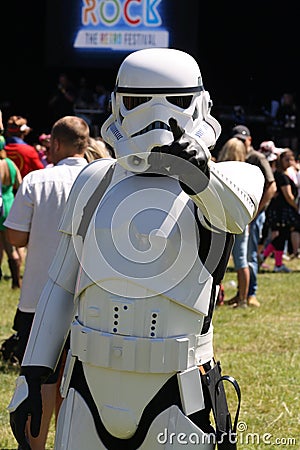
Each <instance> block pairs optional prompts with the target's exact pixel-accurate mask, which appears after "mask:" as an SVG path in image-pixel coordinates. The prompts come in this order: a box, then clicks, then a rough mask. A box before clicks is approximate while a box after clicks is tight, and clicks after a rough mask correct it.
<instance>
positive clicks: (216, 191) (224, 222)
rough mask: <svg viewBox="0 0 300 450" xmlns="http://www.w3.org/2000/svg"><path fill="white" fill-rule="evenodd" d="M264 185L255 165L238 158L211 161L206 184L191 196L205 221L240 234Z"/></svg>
mask: <svg viewBox="0 0 300 450" xmlns="http://www.w3.org/2000/svg"><path fill="white" fill-rule="evenodd" d="M263 187H264V176H263V174H262V172H261V170H260V169H259V168H258V167H257V166H254V165H252V164H248V163H245V162H240V161H225V162H219V163H214V162H213V161H211V162H210V180H209V183H208V186H207V187H206V188H205V189H204V190H203V191H202V192H200V193H199V194H197V195H193V196H191V198H192V199H193V201H194V202H195V204H196V205H197V206H198V208H199V209H200V211H201V213H202V214H203V216H204V217H203V219H204V222H205V221H208V224H209V225H210V226H213V227H214V228H216V229H219V230H222V231H228V232H230V233H236V234H239V233H242V232H243V230H244V229H245V227H246V226H247V225H248V223H250V222H251V220H252V219H253V217H254V216H255V214H256V212H257V209H258V205H259V202H260V199H261V196H262V193H263ZM202 222H203V221H202ZM206 223H207V222H206ZM204 225H205V223H204ZM209 225H207V226H208V227H209Z"/></svg>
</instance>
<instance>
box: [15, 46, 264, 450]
mask: <svg viewBox="0 0 300 450" xmlns="http://www.w3.org/2000/svg"><path fill="white" fill-rule="evenodd" d="M111 104H112V113H111V116H110V117H109V118H108V119H107V120H106V122H105V123H104V124H103V125H102V128H101V133H102V137H103V139H104V140H105V141H106V142H107V143H109V144H110V145H111V146H112V147H113V149H114V152H115V156H116V159H113V158H108V159H100V160H97V161H94V162H92V163H90V164H89V165H88V166H87V167H85V168H84V169H83V170H82V172H81V173H80V174H79V176H78V177H77V179H76V181H75V183H74V185H73V187H72V190H71V193H70V196H69V199H68V203H67V206H66V210H65V213H64V216H63V218H62V220H61V224H60V231H61V233H62V236H61V242H60V245H59V249H58V251H57V254H56V256H55V258H54V260H53V263H52V265H51V268H50V271H49V280H48V282H47V284H46V286H45V288H44V290H43V293H42V295H41V297H40V299H39V304H38V308H37V312H36V315H35V319H34V323H33V327H32V330H31V335H30V339H29V342H28V345H27V349H26V353H25V355H24V359H23V361H22V368H21V375H20V376H19V377H18V379H17V381H16V389H15V392H14V394H13V397H12V400H11V402H10V405H9V406H8V410H9V412H10V423H11V427H12V430H13V433H14V435H15V437H16V439H17V441H18V442H19V444H20V445H21V447H22V449H23V448H30V447H29V444H28V443H27V440H26V436H25V423H26V420H27V417H28V415H31V431H32V434H33V435H34V436H36V435H37V434H38V432H39V423H40V417H41V410H42V406H41V397H40V386H41V383H43V380H44V379H45V378H46V377H47V376H48V375H49V374H50V373H51V371H53V370H54V369H55V367H56V364H57V362H58V360H59V358H60V355H61V352H62V349H63V347H64V345H65V342H66V340H67V338H68V337H69V342H70V348H69V352H68V357H67V361H66V365H65V368H64V374H63V377H62V383H61V393H62V396H63V397H64V401H63V404H62V407H61V409H60V413H59V417H58V422H57V429H56V437H55V449H56V450H58V449H59V450H63V449H64V450H82V449H83V448H84V449H86V450H96V449H128V450H134V449H142V450H156V449H172V450H174V449H181V448H182V445H185V446H186V448H194V447H195V444H196V443H197V445H198V447H197V448H200V449H202V450H212V449H213V448H215V444H216V442H215V439H212V437H213V438H215V436H216V428H215V427H214V425H213V424H211V423H210V419H209V417H210V412H211V408H212V407H213V412H214V413H215V408H214V405H213V403H214V400H216V392H220V389H217V384H218V383H219V382H220V381H222V379H221V373H220V367H219V364H218V363H217V362H216V360H215V358H214V351H213V344H212V342H213V326H212V314H213V310H214V308H215V302H216V298H217V295H218V289H219V285H220V282H221V280H222V278H223V276H224V272H225V270H226V266H227V263H228V258H229V256H230V252H231V247H232V244H233V240H234V235H235V234H238V233H241V232H242V231H243V230H244V228H245V227H246V226H247V224H248V223H249V222H250V221H251V220H252V218H253V217H254V216H255V214H256V211H257V207H258V204H259V200H260V198H261V195H262V189H263V176H262V174H261V172H260V171H259V169H257V167H255V166H253V165H250V164H246V163H241V162H224V163H215V162H214V161H212V159H211V156H210V150H211V149H212V148H213V147H214V145H215V143H216V140H217V139H218V137H219V135H220V132H221V127H220V125H219V123H218V122H217V120H216V119H214V118H213V117H212V115H211V108H212V101H211V99H210V96H209V93H208V92H207V91H206V90H205V89H204V87H203V83H202V77H201V73H200V69H199V66H198V64H197V62H196V61H195V59H194V58H193V57H192V56H191V55H189V54H187V53H185V52H183V51H179V50H175V49H163V48H162V49H154V48H152V49H144V50H138V51H136V52H133V53H131V54H129V55H128V56H127V57H126V58H125V59H124V61H123V62H122V64H121V65H120V68H119V71H118V74H117V79H116V84H115V88H114V91H113V92H112V95H111ZM253 180H255V183H254V182H253ZM205 380H206V381H207V380H210V382H211V385H212V386H214V393H212V390H211V389H210V388H209V387H208V385H209V384H210V382H207V383H206V382H205ZM220 386H221V384H219V387H220ZM217 400H218V399H217ZM224 403H225V404H226V399H225V400H224V398H223V406H224ZM220 409H221V411H222V399H221V403H220ZM225 415H226V414H225ZM219 419H220V415H218V414H217V413H216V420H217V422H218V421H219ZM225 419H226V418H225ZM227 419H228V418H227ZM227 419H226V421H227V425H228V420H227ZM221 422H222V417H221ZM217 425H218V424H217ZM227 425H225V428H226V426H227ZM218 428H222V427H220V426H219V425H218ZM229 428H230V427H229ZM229 431H230V430H229ZM224 432H228V429H227V430H226V429H224ZM220 448H221V447H220ZM227 448H229V447H227Z"/></svg>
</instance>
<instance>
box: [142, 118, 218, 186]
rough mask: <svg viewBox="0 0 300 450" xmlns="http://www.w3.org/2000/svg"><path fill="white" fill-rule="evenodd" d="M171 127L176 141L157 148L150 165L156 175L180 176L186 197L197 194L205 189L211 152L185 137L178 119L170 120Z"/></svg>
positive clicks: (151, 156) (153, 150) (194, 140)
mask: <svg viewBox="0 0 300 450" xmlns="http://www.w3.org/2000/svg"><path fill="white" fill-rule="evenodd" d="M169 125H170V129H171V131H172V133H173V137H174V141H173V142H172V143H171V144H169V145H163V146H161V147H154V148H153V149H152V150H151V154H150V156H149V160H148V162H149V164H151V169H152V170H154V171H155V172H156V171H157V172H158V173H160V174H165V175H166V174H168V175H175V176H178V178H179V180H180V182H181V184H182V188H183V189H184V191H186V192H187V194H190V195H193V194H197V193H199V192H201V191H202V190H203V189H205V187H206V186H207V184H208V181H209V167H208V161H209V150H208V149H207V148H206V149H205V148H203V147H204V144H203V147H202V146H201V144H200V143H199V142H198V141H197V140H196V139H194V138H193V137H192V136H189V135H188V134H186V133H185V131H184V130H183V128H181V127H180V126H179V125H178V123H177V121H176V120H175V119H173V118H171V119H170V120H169Z"/></svg>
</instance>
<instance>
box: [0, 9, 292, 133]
mask: <svg viewBox="0 0 300 450" xmlns="http://www.w3.org/2000/svg"><path fill="white" fill-rule="evenodd" d="M296 6H297V4H296V3H293V2H292V1H289V0H287V1H285V2H281V3H279V4H276V6H275V3H274V2H273V1H271V0H265V1H261V0H252V1H251V2H250V1H248V2H241V1H239V2H238V1H228V2H224V1H223V2H212V1H201V0H142V1H140V0H94V1H91V0H90V1H88V2H87V1H86V0H85V1H84V0H27V1H17V2H8V1H6V2H2V4H1V25H2V26H1V28H0V45H1V61H0V66H1V79H0V80H1V82H0V105H1V108H2V110H3V112H4V115H5V116H6V115H8V114H9V113H11V112H13V113H17V114H24V115H26V117H28V118H29V119H30V121H31V124H32V126H33V127H34V128H35V129H38V128H39V127H40V126H44V121H45V118H46V107H45V105H46V102H47V99H48V97H49V93H50V92H51V90H52V88H53V86H54V85H55V84H56V81H57V77H58V74H59V73H60V72H61V71H65V72H67V73H68V74H70V76H71V77H72V78H73V79H75V81H76V80H78V79H79V78H80V76H81V75H85V76H87V77H88V78H90V79H92V81H93V82H94V81H102V82H103V83H104V84H105V85H106V86H107V87H108V88H109V89H111V88H112V86H113V83H114V79H115V75H116V71H117V68H118V66H119V64H120V62H121V60H122V59H123V58H124V56H126V54H127V53H129V52H130V51H132V50H134V49H135V48H136V46H138V45H139V44H140V43H141V42H144V43H146V45H149V43H150V44H151V43H153V42H155V43H157V44H160V45H163V46H165V45H166V46H170V47H176V48H179V49H182V50H185V51H188V52H189V53H191V54H192V55H193V56H194V57H195V58H196V59H197V60H198V62H199V65H200V68H201V71H202V75H203V79H204V85H205V87H206V89H208V90H209V92H210V94H211V97H212V99H213V101H214V104H215V106H216V108H220V107H222V106H223V105H236V104H242V105H244V106H245V107H246V108H248V109H249V110H250V109H251V110H253V109H255V110H257V109H260V108H261V105H267V106H268V105H269V102H270V101H271V100H272V99H274V98H275V99H278V98H279V97H280V95H281V94H282V93H283V92H284V91H286V90H289V91H292V92H294V93H296V94H298V95H297V100H298V101H299V100H300V99H299V95H300V89H299V80H300V77H299V75H300V74H299V68H298V55H299V44H298V43H299V37H298V29H299V23H298V22H299V20H298V14H297V11H296ZM84 7H85V8H84ZM122 46H123V47H122Z"/></svg>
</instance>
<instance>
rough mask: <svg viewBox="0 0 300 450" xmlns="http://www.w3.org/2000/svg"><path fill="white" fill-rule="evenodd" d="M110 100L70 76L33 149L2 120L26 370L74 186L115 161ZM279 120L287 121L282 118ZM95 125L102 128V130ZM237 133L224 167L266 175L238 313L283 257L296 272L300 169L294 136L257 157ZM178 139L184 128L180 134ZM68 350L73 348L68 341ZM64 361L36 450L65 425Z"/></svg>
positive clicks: (18, 327)
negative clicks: (106, 131)
mask: <svg viewBox="0 0 300 450" xmlns="http://www.w3.org/2000/svg"><path fill="white" fill-rule="evenodd" d="M108 97H109V96H108V93H107V91H106V89H105V88H104V87H103V86H102V85H101V84H99V85H97V87H96V94H95V92H93V91H91V89H90V88H89V87H88V85H87V82H86V79H85V78H84V77H83V78H82V79H81V80H80V86H79V88H77V89H75V88H74V85H73V84H72V83H71V82H70V80H69V79H68V77H67V76H66V75H65V74H61V75H60V76H59V80H58V85H57V87H56V88H55V90H54V92H53V95H52V96H51V98H50V100H49V105H48V106H49V108H50V110H51V114H52V115H51V120H52V122H51V123H52V126H51V130H50V131H46V132H45V130H41V131H40V133H39V137H38V142H36V143H35V144H34V145H30V144H28V143H27V142H26V138H27V136H28V135H29V133H30V132H31V128H30V126H29V125H28V122H27V119H26V118H25V117H22V116H18V115H12V116H10V117H8V118H5V121H2V115H1V111H0V132H1V136H0V174H1V184H2V198H3V205H4V212H3V214H2V217H1V222H0V237H1V241H0V245H1V248H0V255H1V259H0V262H1V261H2V258H3V254H4V253H6V255H7V258H8V262H9V268H10V272H11V279H12V288H13V289H16V288H18V289H20V299H19V303H18V307H17V311H16V314H15V319H14V323H13V324H12V328H13V329H14V330H15V331H16V332H17V333H18V335H19V338H20V339H19V344H18V350H17V353H16V356H17V358H18V360H19V362H21V361H22V358H23V355H24V352H25V348H26V345H27V342H28V338H29V334H30V330H31V326H32V322H33V319H34V315H35V312H36V308H37V301H38V299H39V297H40V295H41V293H42V289H43V287H44V286H45V285H46V282H47V279H48V270H49V268H50V264H51V261H52V260H53V258H54V255H55V254H56V251H57V249H58V246H59V232H58V229H59V224H60V220H61V218H62V216H63V211H64V208H65V206H66V203H67V199H68V196H69V193H70V191H71V188H72V185H73V183H74V180H75V179H76V178H77V176H78V174H79V173H80V172H81V171H82V169H83V168H84V167H85V166H87V165H88V164H89V163H91V162H93V161H95V160H96V159H100V158H108V159H114V157H115V153H114V149H113V147H112V146H110V145H109V143H108V142H105V141H104V140H103V139H102V138H101V137H100V135H99V133H98V132H97V133H94V127H95V126H98V129H99V130H100V126H99V124H100V123H103V122H104V121H105V119H106V118H107V117H108V114H109V112H110V111H109V102H108ZM137 98H138V97H137ZM286 101H287V102H288V101H289V100H288V99H287V100H286ZM280 114H284V113H283V112H282V110H281V112H280ZM278 117H279V116H278ZM280 117H281V116H280ZM95 120H98V121H99V124H98V125H97V123H95ZM233 125H234V126H233V127H232V130H231V134H230V136H229V138H228V140H227V141H226V142H225V143H224V145H223V146H222V148H221V150H220V152H219V154H218V156H217V157H216V158H215V159H216V161H217V162H225V161H240V162H243V163H248V164H250V165H252V166H253V165H254V166H256V167H258V168H259V169H260V171H261V172H262V174H263V177H264V189H263V194H262V197H261V200H260V203H259V205H258V209H257V213H256V215H255V217H253V218H252V220H251V221H250V223H249V224H248V225H247V226H246V227H245V228H244V229H243V232H242V233H239V234H236V235H235V241H234V244H233V247H232V257H233V261H234V267H235V270H236V273H237V292H236V295H235V296H234V297H233V298H231V299H229V300H227V299H225V301H224V302H223V303H224V304H225V305H228V306H230V307H232V308H233V309H235V308H240V307H242V308H245V307H259V306H260V304H261V299H259V292H258V276H257V275H258V272H259V270H260V267H261V266H262V264H265V263H266V259H267V258H268V257H270V256H273V257H274V268H273V271H274V272H275V273H288V272H290V271H291V270H290V269H289V268H288V267H287V265H286V264H285V263H284V262H283V260H284V257H286V259H287V258H288V257H290V258H298V257H299V255H300V215H299V198H300V197H299V192H300V165H299V161H298V147H297V146H298V143H297V142H296V140H295V135H294V134H291V135H290V136H288V137H290V138H291V139H292V141H289V140H288V141H287V140H284V138H285V139H287V137H286V136H278V143H277V142H273V141H269V140H268V141H263V142H262V143H261V145H260V146H259V148H257V149H254V148H253V145H252V141H253V136H252V133H251V131H250V128H249V127H248V126H247V124H245V123H234V124H233ZM292 128H293V127H292ZM174 129H175V130H176V128H174ZM293 131H294V128H293ZM176 133H178V129H177V131H174V135H175V134H176ZM93 134H95V135H96V137H95V136H93ZM175 137H176V136H175ZM279 138H282V139H279ZM283 144H284V145H283ZM281 145H282V146H281ZM253 183H255V180H253ZM22 267H24V271H23V273H22V274H21V268H22ZM1 275H2V272H1V268H0V277H1ZM21 275H22V276H21ZM32 280H35V282H34V283H32ZM220 304H221V302H220ZM65 345H66V348H67V345H68V342H67V343H66V344H65ZM65 357H66V353H63V354H62V355H61V358H60V362H59V364H58V365H57V367H56V369H55V371H54V373H53V374H52V375H50V376H49V377H48V378H47V380H46V381H45V383H44V384H43V385H42V403H43V415H42V422H41V432H40V434H39V435H38V436H37V437H36V436H32V434H31V430H32V428H30V418H29V419H28V424H27V439H28V440H29V442H30V446H31V449H32V450H44V449H45V446H46V441H47V434H48V429H49V424H50V420H51V417H52V415H53V413H54V412H55V414H56V417H57V414H58V411H59V409H60V406H61V401H62V399H61V396H60V394H59V391H58V384H59V382H60V379H61V374H62V368H63V365H64V360H65Z"/></svg>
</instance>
